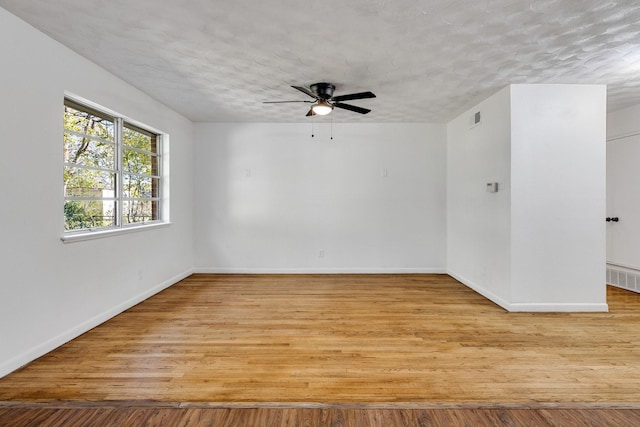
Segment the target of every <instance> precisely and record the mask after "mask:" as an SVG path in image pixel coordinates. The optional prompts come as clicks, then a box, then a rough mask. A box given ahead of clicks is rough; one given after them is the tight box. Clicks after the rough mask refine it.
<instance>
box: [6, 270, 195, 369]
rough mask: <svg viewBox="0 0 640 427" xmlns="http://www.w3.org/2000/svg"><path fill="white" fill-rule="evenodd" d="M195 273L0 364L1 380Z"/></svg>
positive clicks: (126, 302)
mask: <svg viewBox="0 0 640 427" xmlns="http://www.w3.org/2000/svg"><path fill="white" fill-rule="evenodd" d="M192 273H193V271H192V270H191V269H189V270H187V271H184V272H182V273H180V274H178V275H176V276H174V277H172V278H170V279H168V280H165V281H164V282H162V283H160V284H158V285H156V286H154V287H153V288H150V289H147V290H146V291H144V292H142V293H141V294H138V295H136V296H135V297H133V298H130V299H128V300H126V301H124V302H122V303H120V304H118V305H117V306H115V307H113V308H111V309H109V310H107V311H105V312H103V313H100V314H98V315H96V316H94V317H92V318H90V319H87V320H86V321H84V322H82V323H80V324H78V325H76V326H74V327H73V328H71V329H69V330H68V331H65V332H63V333H61V334H60V335H58V336H55V337H53V338H51V339H50V340H48V341H46V342H43V343H41V344H39V345H37V346H36V347H34V348H32V349H31V350H28V351H26V352H24V353H22V354H20V355H18V356H16V357H14V358H12V359H9V360H8V361H6V362H4V363H2V364H0V378H2V377H4V376H6V375H8V374H10V373H11V372H13V371H15V370H16V369H19V368H21V367H22V366H24V365H26V364H27V363H29V362H32V361H34V360H35V359H37V358H38V357H41V356H43V355H45V354H47V353H49V352H50V351H51V350H54V349H56V348H58V347H60V346H61V345H63V344H65V343H67V342H69V341H71V340H72V339H74V338H77V337H79V336H80V335H82V334H84V333H85V332H87V331H89V330H91V329H93V328H95V327H96V326H98V325H100V324H101V323H104V322H106V321H107V320H109V319H111V318H113V317H114V316H117V315H118V314H120V313H122V312H123V311H125V310H127V309H129V308H131V307H133V306H134V305H136V304H139V303H141V302H142V301H144V300H146V299H147V298H149V297H151V296H153V295H155V294H157V293H158V292H160V291H162V290H164V289H166V288H168V287H169V286H171V285H174V284H175V283H177V282H179V281H180V280H182V279H184V278H185V277H187V276H189V275H191V274H192Z"/></svg>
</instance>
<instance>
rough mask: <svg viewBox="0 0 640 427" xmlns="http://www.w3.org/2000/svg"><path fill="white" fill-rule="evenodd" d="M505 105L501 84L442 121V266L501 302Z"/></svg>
mask: <svg viewBox="0 0 640 427" xmlns="http://www.w3.org/2000/svg"><path fill="white" fill-rule="evenodd" d="M509 108H510V88H509V87H506V88H504V89H502V90H501V91H499V92H498V93H496V94H495V95H493V96H491V97H489V98H488V99H486V100H485V101H483V102H481V103H480V104H478V105H477V106H475V107H474V108H472V109H470V110H468V111H466V112H465V113H463V114H461V115H460V116H458V117H457V118H456V119H454V120H452V121H451V122H449V124H448V125H447V136H448V140H449V142H448V145H447V214H448V220H447V269H448V271H449V274H451V275H452V276H454V277H456V278H457V279H458V280H460V281H462V282H463V283H465V284H467V285H468V286H470V287H471V288H473V289H475V290H476V291H478V292H480V293H481V294H483V295H485V296H487V297H488V298H490V299H491V300H493V301H496V302H498V303H499V304H501V305H503V306H506V305H508V301H510V298H511V297H510V283H511V273H510V263H511V246H510V237H511V235H510V207H511V197H510V166H511V163H510V129H511V127H510V119H509V111H510V110H509ZM478 111H479V112H480V114H481V121H480V124H479V125H477V126H473V127H472V126H471V122H470V118H471V117H472V116H473V114H474V113H476V112H478ZM489 182H498V183H499V187H498V192H497V193H488V192H487V190H486V184H487V183H489Z"/></svg>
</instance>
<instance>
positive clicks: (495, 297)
mask: <svg viewBox="0 0 640 427" xmlns="http://www.w3.org/2000/svg"><path fill="white" fill-rule="evenodd" d="M447 274H448V275H449V276H451V277H453V278H454V279H456V280H457V281H458V282H460V283H462V284H463V285H465V286H466V287H468V288H471V289H472V290H474V291H476V292H477V293H479V294H480V295H482V296H483V297H485V298H487V299H488V300H490V301H492V302H494V303H495V304H497V305H499V306H500V307H502V308H504V309H505V310H507V311H511V307H510V304H509V303H508V302H507V301H505V300H504V299H502V298H501V297H499V296H498V295H496V294H494V293H493V292H491V291H488V290H487V289H485V288H483V287H482V286H479V285H477V284H476V283H474V282H473V281H471V280H468V279H466V278H464V277H462V276H460V275H458V274H456V273H454V272H452V271H450V270H449V271H447Z"/></svg>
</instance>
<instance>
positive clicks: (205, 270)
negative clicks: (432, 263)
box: [193, 267, 447, 274]
mask: <svg viewBox="0 0 640 427" xmlns="http://www.w3.org/2000/svg"><path fill="white" fill-rule="evenodd" d="M193 272H194V274H198V273H200V274H447V271H446V270H445V269H444V268H313V267H309V268H255V267H247V268H243V267H195V268H194V269H193Z"/></svg>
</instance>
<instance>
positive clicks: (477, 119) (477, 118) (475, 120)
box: [469, 111, 482, 128]
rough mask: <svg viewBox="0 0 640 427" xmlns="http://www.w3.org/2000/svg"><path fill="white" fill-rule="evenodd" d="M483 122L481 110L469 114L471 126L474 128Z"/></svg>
mask: <svg viewBox="0 0 640 427" xmlns="http://www.w3.org/2000/svg"><path fill="white" fill-rule="evenodd" d="M481 122H482V114H480V111H476V112H475V113H473V114H471V116H469V128H473V127H476V126H478V125H479V124H480V123H481Z"/></svg>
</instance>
